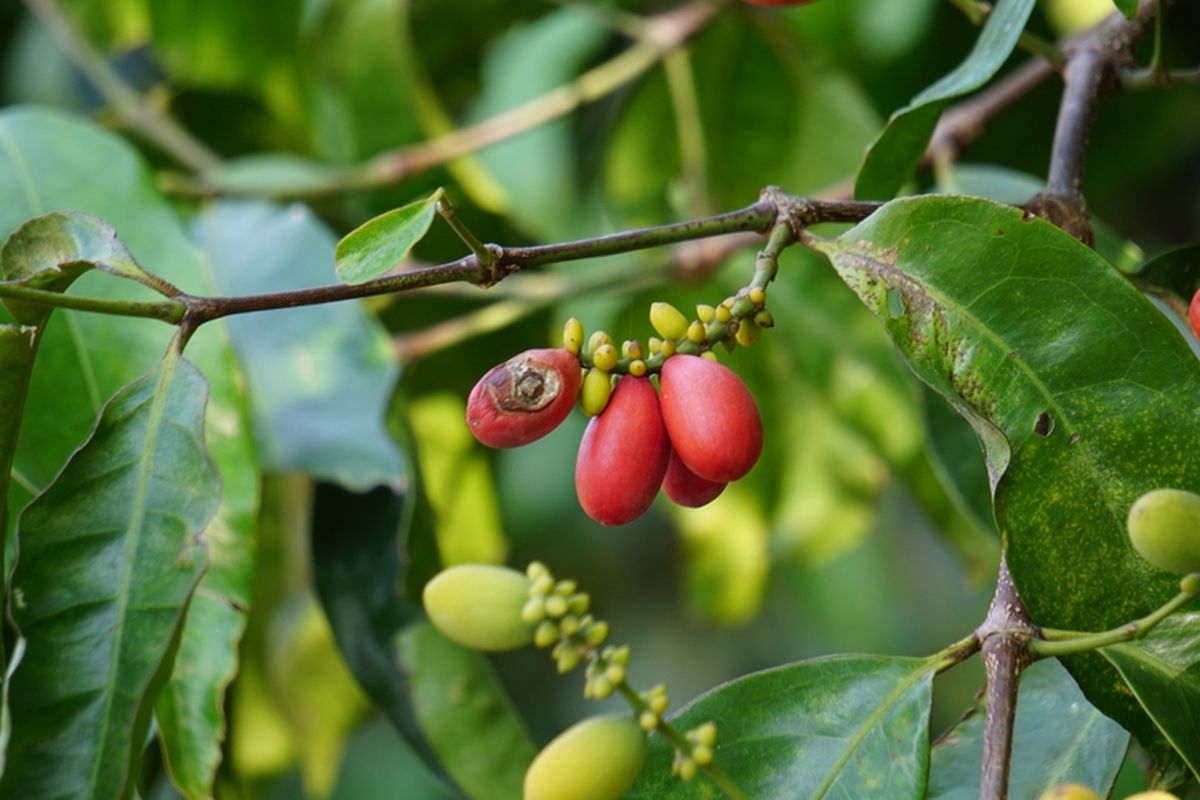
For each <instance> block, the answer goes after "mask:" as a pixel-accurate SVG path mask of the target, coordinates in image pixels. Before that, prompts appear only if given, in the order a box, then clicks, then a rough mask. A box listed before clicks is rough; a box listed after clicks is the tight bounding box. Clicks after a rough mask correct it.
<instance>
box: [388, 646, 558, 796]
mask: <svg viewBox="0 0 1200 800" xmlns="http://www.w3.org/2000/svg"><path fill="white" fill-rule="evenodd" d="M396 657H397V660H398V662H399V665H400V668H401V669H402V670H403V671H404V672H405V673H406V674H408V675H409V679H410V681H411V686H412V688H411V692H412V702H413V706H414V707H415V708H416V712H417V716H418V718H419V719H420V721H421V727H422V728H423V729H424V731H425V733H426V735H427V736H428V737H429V740H430V742H432V743H433V746H434V748H435V749H436V750H437V752H438V755H439V756H440V757H441V759H442V762H443V763H444V764H445V765H446V769H447V770H448V771H449V773H450V774H451V776H453V777H454V780H455V781H456V782H457V783H458V785H459V786H461V787H462V788H463V790H464V791H465V792H466V794H467V796H468V797H471V798H478V800H508V798H513V797H520V796H521V794H522V791H521V786H522V782H523V780H524V777H525V770H526V769H527V768H528V766H529V764H530V762H531V761H533V757H534V755H535V752H536V751H535V749H534V746H533V743H532V742H531V741H530V740H529V734H527V733H526V732H525V729H524V727H523V726H522V724H521V721H520V719H519V718H518V717H517V714H516V710H515V709H514V708H513V706H512V703H511V701H510V700H509V699H508V697H507V696H506V695H505V694H504V690H503V688H502V687H501V686H500V683H499V681H498V680H497V679H496V677H495V675H494V674H493V673H492V669H491V667H490V666H489V665H488V662H487V659H486V658H484V657H483V656H482V655H480V654H479V653H476V652H475V651H473V650H469V649H467V648H465V647H463V646H461V645H458V644H455V643H454V642H451V641H449V640H448V639H446V638H445V637H443V636H442V635H441V634H440V633H438V632H437V631H436V630H434V629H433V627H432V626H431V625H429V624H427V623H418V624H415V625H412V626H410V627H408V628H405V629H404V630H403V631H401V633H400V635H399V636H398V637H397V639H396Z"/></svg>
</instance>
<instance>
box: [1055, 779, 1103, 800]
mask: <svg viewBox="0 0 1200 800" xmlns="http://www.w3.org/2000/svg"><path fill="white" fill-rule="evenodd" d="M1041 800H1101V799H1100V795H1098V794H1096V793H1095V792H1093V791H1092V790H1091V789H1089V788H1088V787H1086V786H1084V785H1083V784H1080V783H1063V784H1060V785H1058V786H1055V787H1054V788H1053V789H1049V790H1047V791H1046V792H1044V793H1043V794H1042V797H1041Z"/></svg>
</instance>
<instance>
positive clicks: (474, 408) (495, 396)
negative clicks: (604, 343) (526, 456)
mask: <svg viewBox="0 0 1200 800" xmlns="http://www.w3.org/2000/svg"><path fill="white" fill-rule="evenodd" d="M580 377H581V372H580V368H579V361H578V360H577V359H576V357H575V356H574V355H572V354H571V353H570V352H568V351H567V350H555V349H542V350H526V351H525V352H524V353H521V354H520V355H516V356H513V357H512V358H510V359H509V360H508V361H505V362H504V363H503V364H500V365H498V366H496V367H493V368H492V369H490V370H488V372H487V374H486V375H484V376H483V377H482V378H480V379H479V382H478V383H476V384H475V388H474V389H472V390H471V396H470V397H469V398H468V400H467V426H468V427H469V428H470V429H471V433H473V434H474V435H475V438H476V439H478V440H479V441H480V442H482V443H483V444H486V445H487V446H488V447H497V448H504V447H519V446H520V445H523V444H529V443H530V442H532V441H535V440H537V439H540V438H542V437H543V436H545V435H546V434H548V433H550V431H552V430H554V429H555V428H557V427H558V426H559V424H560V423H561V422H562V421H563V420H564V419H566V418H567V414H569V413H571V406H573V405H574V404H575V398H576V397H578V396H579V384H580Z"/></svg>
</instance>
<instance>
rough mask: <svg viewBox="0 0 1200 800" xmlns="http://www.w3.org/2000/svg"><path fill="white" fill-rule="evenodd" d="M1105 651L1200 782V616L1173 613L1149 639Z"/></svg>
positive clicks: (1105, 655)
mask: <svg viewBox="0 0 1200 800" xmlns="http://www.w3.org/2000/svg"><path fill="white" fill-rule="evenodd" d="M1193 605H1195V604H1193ZM1100 652H1101V653H1102V654H1103V655H1104V657H1105V658H1107V659H1108V660H1109V661H1110V662H1111V663H1112V665H1113V666H1115V667H1116V668H1117V671H1118V672H1120V673H1121V677H1122V678H1124V679H1125V682H1126V683H1127V684H1129V688H1130V689H1132V690H1133V694H1134V696H1136V697H1137V700H1138V702H1139V703H1141V704H1142V708H1144V709H1145V710H1146V713H1147V714H1149V715H1150V718H1151V719H1153V720H1154V724H1155V725H1157V726H1158V728H1159V730H1161V731H1162V733H1163V736H1165V737H1166V738H1167V741H1169V742H1170V743H1171V745H1172V746H1173V747H1174V748H1175V750H1176V751H1177V752H1178V753H1179V755H1181V756H1182V757H1183V759H1184V761H1186V762H1187V765H1188V766H1189V767H1191V770H1192V772H1193V773H1194V774H1195V776H1196V777H1197V778H1198V779H1200V611H1192V612H1189V613H1177V614H1174V615H1172V616H1170V617H1168V618H1167V619H1165V620H1164V621H1163V622H1161V623H1159V625H1158V627H1156V628H1155V629H1154V630H1153V631H1151V632H1150V634H1149V635H1148V636H1147V637H1146V638H1144V639H1141V640H1139V641H1136V642H1128V643H1126V644H1118V645H1113V646H1112V647H1106V648H1104V649H1103V650H1101V651H1100Z"/></svg>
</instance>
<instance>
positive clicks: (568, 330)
mask: <svg viewBox="0 0 1200 800" xmlns="http://www.w3.org/2000/svg"><path fill="white" fill-rule="evenodd" d="M563 348H564V349H565V350H566V351H567V352H568V353H570V354H571V355H576V356H577V355H579V351H580V350H581V349H582V348H583V323H582V322H580V321H579V320H577V319H575V318H574V317H571V318H570V319H569V320H567V322H566V324H565V325H563Z"/></svg>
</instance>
